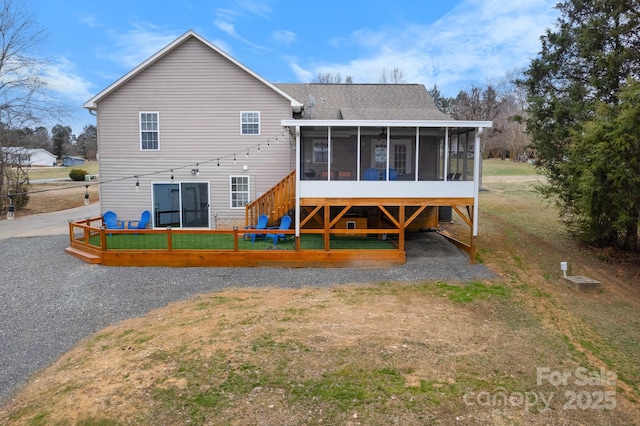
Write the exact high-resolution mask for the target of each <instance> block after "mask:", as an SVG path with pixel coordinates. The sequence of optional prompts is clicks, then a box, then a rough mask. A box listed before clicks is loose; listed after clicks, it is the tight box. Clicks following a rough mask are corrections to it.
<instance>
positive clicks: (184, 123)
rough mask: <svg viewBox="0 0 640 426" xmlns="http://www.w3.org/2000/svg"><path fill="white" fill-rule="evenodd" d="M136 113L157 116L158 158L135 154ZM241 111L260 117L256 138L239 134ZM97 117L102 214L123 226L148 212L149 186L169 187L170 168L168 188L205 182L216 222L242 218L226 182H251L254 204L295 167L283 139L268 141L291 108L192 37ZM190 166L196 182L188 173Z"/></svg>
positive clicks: (111, 98) (109, 99)
mask: <svg viewBox="0 0 640 426" xmlns="http://www.w3.org/2000/svg"><path fill="white" fill-rule="evenodd" d="M143 111H144V112H158V113H159V137H160V143H159V145H160V149H159V150H158V151H141V150H140V122H139V115H140V112H143ZM241 111H259V112H260V135H259V136H256V135H241V134H240V133H241V132H240V112H241ZM97 116H98V117H97V123H98V143H99V155H100V179H101V182H103V184H102V185H101V194H100V197H101V203H102V211H103V212H104V211H106V210H113V211H116V212H117V213H118V216H119V217H122V218H125V219H129V218H130V219H136V218H137V217H139V215H140V212H141V211H143V210H145V209H148V210H152V207H153V206H152V205H151V202H152V201H151V184H152V183H154V182H156V183H162V182H165V183H166V182H169V181H170V175H171V172H170V171H169V170H171V169H173V174H174V181H175V182H180V181H208V182H209V183H210V190H211V214H212V216H213V213H214V212H216V213H217V219H218V221H220V220H226V219H233V218H237V219H243V218H244V210H238V209H231V208H230V207H229V206H230V201H229V200H230V191H229V176H231V175H248V176H250V177H251V179H250V182H251V199H252V200H253V199H255V198H256V197H257V196H259V195H261V194H262V193H264V192H265V191H266V190H268V189H269V188H271V187H272V186H273V185H274V184H275V183H277V182H278V181H280V180H281V179H282V178H283V177H285V176H286V175H287V174H288V173H289V172H290V171H291V170H293V168H294V164H293V160H292V159H293V155H292V152H291V150H292V146H291V144H290V141H289V138H288V137H286V138H285V139H284V140H283V137H282V136H280V138H279V142H278V143H275V140H274V137H275V135H276V134H279V135H282V134H283V133H284V132H283V128H282V127H281V125H280V120H282V119H286V118H290V117H291V104H290V101H289V100H288V99H286V98H284V97H283V96H282V95H280V94H279V93H277V92H275V91H274V90H273V89H272V88H270V87H269V86H267V85H265V84H264V83H263V82H261V81H259V80H257V79H256V78H255V77H253V76H252V75H250V74H249V73H247V72H246V71H244V70H243V69H241V68H239V67H238V66H237V65H235V64H234V63H232V62H230V61H229V60H227V59H226V58H224V57H223V56H221V55H219V54H218V53H217V52H215V51H214V50H212V49H210V48H209V47H208V46H206V45H205V44H203V43H201V42H200V41H199V40H197V39H195V38H192V39H189V40H187V41H185V42H184V43H183V44H182V45H180V46H177V47H176V48H175V49H174V50H173V51H171V52H169V53H167V54H166V55H165V56H163V57H161V58H160V59H159V60H158V61H157V62H155V63H154V64H152V65H151V66H149V67H148V68H146V69H145V70H143V71H141V72H140V73H139V74H137V75H136V76H135V77H133V78H132V79H131V80H130V81H128V82H126V83H124V84H123V85H122V86H121V87H120V88H118V89H117V90H116V91H114V92H113V93H111V94H109V95H108V96H106V97H105V98H103V99H102V100H101V101H100V102H99V104H98V108H97ZM269 139H270V143H269V146H267V141H268V140H269ZM257 144H261V146H260V152H257V150H256V149H255V146H256V145H257ZM247 148H251V150H250V155H249V158H246V151H247ZM234 153H235V154H236V157H237V162H236V164H235V165H233V164H232V161H233V154H234ZM218 158H220V168H219V169H218V167H217V163H218V161H217V159H218ZM196 163H199V165H198V169H199V172H200V175H199V176H194V175H192V174H191V169H192V168H195V164H196ZM243 165H246V166H247V167H248V170H246V171H245V170H243ZM134 175H138V176H140V178H139V179H140V191H139V192H135V191H134V189H135V182H136V180H135V178H133V177H132V176H134ZM127 177H129V179H125V180H119V179H123V178H127ZM210 222H211V225H212V226H213V224H214V221H213V218H212V219H211V221H210Z"/></svg>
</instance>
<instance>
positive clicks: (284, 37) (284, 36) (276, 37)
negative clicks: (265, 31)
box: [271, 30, 297, 46]
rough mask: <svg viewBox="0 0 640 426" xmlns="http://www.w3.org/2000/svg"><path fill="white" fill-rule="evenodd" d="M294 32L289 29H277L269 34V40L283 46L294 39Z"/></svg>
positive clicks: (288, 44)
mask: <svg viewBox="0 0 640 426" xmlns="http://www.w3.org/2000/svg"><path fill="white" fill-rule="evenodd" d="M296 38H297V37H296V34H295V33H294V32H291V31H285V30H278V31H274V32H273V33H272V34H271V40H273V41H275V42H276V43H278V44H280V45H283V46H290V45H291V44H293V43H294V42H295V41H296Z"/></svg>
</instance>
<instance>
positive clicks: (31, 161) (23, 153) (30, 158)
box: [2, 146, 56, 167]
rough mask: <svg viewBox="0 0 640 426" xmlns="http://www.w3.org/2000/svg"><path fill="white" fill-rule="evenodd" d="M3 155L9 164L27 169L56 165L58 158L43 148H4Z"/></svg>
mask: <svg viewBox="0 0 640 426" xmlns="http://www.w3.org/2000/svg"><path fill="white" fill-rule="evenodd" d="M2 154H3V157H4V160H5V161H6V162H7V163H9V164H15V165H20V166H27V167H33V166H55V165H56V156H55V155H53V154H52V153H50V152H49V151H47V150H46V149H42V148H36V149H29V148H22V147H15V146H14V147H3V148H2Z"/></svg>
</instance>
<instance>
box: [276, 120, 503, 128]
mask: <svg viewBox="0 0 640 426" xmlns="http://www.w3.org/2000/svg"><path fill="white" fill-rule="evenodd" d="M280 124H281V125H282V126H283V127H295V126H300V127H311V126H314V127H315V126H327V127H354V126H358V127H386V126H390V127H493V121H471V120H282V121H281V122H280Z"/></svg>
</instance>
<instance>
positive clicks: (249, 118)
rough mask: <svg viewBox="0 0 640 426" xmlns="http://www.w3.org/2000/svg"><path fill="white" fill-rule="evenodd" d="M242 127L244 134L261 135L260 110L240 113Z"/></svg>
mask: <svg viewBox="0 0 640 426" xmlns="http://www.w3.org/2000/svg"><path fill="white" fill-rule="evenodd" d="M240 128H241V129H242V130H241V132H242V134H243V135H259V134H260V112H259V111H242V112H241V113H240Z"/></svg>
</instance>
